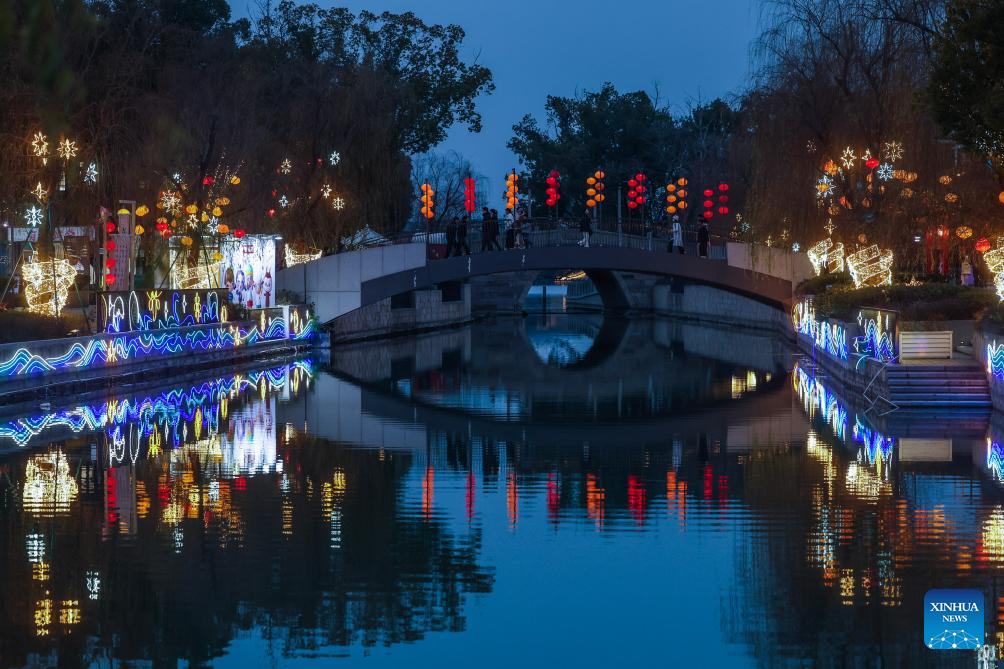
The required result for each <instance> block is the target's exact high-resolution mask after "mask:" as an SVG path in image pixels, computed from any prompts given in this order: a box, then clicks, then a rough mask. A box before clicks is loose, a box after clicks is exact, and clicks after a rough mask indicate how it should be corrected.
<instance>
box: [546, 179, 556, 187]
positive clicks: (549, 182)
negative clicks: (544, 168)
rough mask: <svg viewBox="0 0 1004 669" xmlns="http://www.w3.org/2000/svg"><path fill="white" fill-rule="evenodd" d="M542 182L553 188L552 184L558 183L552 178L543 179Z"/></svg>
mask: <svg viewBox="0 0 1004 669" xmlns="http://www.w3.org/2000/svg"><path fill="white" fill-rule="evenodd" d="M544 181H545V183H547V185H548V186H554V184H556V183H557V182H558V180H557V179H555V178H554V177H547V179H545V180H544Z"/></svg>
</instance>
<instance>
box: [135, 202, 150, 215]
mask: <svg viewBox="0 0 1004 669" xmlns="http://www.w3.org/2000/svg"><path fill="white" fill-rule="evenodd" d="M149 213H150V207H148V206H146V205H145V204H141V205H140V206H138V207H136V215H137V216H146V215H147V214H149Z"/></svg>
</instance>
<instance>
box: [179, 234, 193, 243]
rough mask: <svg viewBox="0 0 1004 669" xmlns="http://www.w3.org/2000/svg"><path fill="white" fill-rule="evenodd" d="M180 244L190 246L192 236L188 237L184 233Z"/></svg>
mask: <svg viewBox="0 0 1004 669" xmlns="http://www.w3.org/2000/svg"><path fill="white" fill-rule="evenodd" d="M181 245H182V246H191V245H192V238H191V237H189V236H188V235H185V236H184V237H182V238H181Z"/></svg>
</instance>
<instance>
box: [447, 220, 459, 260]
mask: <svg viewBox="0 0 1004 669" xmlns="http://www.w3.org/2000/svg"><path fill="white" fill-rule="evenodd" d="M459 227H460V219H458V218H457V217H456V216H454V217H453V220H452V221H450V222H449V223H447V224H446V257H447V258H452V257H453V255H454V251H456V255H460V245H459V244H457V232H458V228H459Z"/></svg>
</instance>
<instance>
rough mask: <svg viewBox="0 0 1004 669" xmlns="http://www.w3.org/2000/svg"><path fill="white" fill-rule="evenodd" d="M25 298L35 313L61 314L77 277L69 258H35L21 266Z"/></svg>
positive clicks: (29, 309) (30, 309) (31, 310)
mask: <svg viewBox="0 0 1004 669" xmlns="http://www.w3.org/2000/svg"><path fill="white" fill-rule="evenodd" d="M21 276H22V277H23V278H24V299H25V302H26V303H27V304H28V311H30V312H31V313H33V314H44V315H46V316H59V314H60V312H62V310H63V307H64V306H65V305H66V297H67V295H69V293H70V287H71V286H73V282H74V280H75V279H76V278H77V270H75V269H74V268H73V265H71V264H70V262H69V261H68V260H33V261H32V262H27V263H24V264H23V265H22V266H21Z"/></svg>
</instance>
